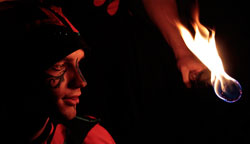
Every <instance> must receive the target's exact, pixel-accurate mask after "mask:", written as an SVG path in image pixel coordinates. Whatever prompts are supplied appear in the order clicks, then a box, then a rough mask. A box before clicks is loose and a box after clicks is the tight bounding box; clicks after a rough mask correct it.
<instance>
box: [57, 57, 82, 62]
mask: <svg viewBox="0 0 250 144" xmlns="http://www.w3.org/2000/svg"><path fill="white" fill-rule="evenodd" d="M84 57H85V56H83V57H76V59H78V61H81V60H82V59H83V58H84ZM62 60H64V61H67V62H70V61H75V57H74V58H71V57H70V58H69V57H65V58H64V59H62Z"/></svg>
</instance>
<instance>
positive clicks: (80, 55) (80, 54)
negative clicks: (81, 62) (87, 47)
mask: <svg viewBox="0 0 250 144" xmlns="http://www.w3.org/2000/svg"><path fill="white" fill-rule="evenodd" d="M84 55H85V53H84V51H83V50H82V49H78V50H76V51H74V52H72V53H71V54H69V55H68V56H66V57H65V58H64V59H65V60H69V61H71V60H75V59H82V58H84Z"/></svg>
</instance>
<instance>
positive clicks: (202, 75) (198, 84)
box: [189, 69, 212, 88]
mask: <svg viewBox="0 0 250 144" xmlns="http://www.w3.org/2000/svg"><path fill="white" fill-rule="evenodd" d="M189 79H190V82H191V85H192V87H193V88H205V87H208V86H211V85H212V84H211V80H210V79H211V72H210V71H209V70H208V69H205V70H203V71H201V72H196V71H191V72H190V73H189Z"/></svg>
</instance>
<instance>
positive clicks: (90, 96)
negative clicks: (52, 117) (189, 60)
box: [63, 0, 250, 144]
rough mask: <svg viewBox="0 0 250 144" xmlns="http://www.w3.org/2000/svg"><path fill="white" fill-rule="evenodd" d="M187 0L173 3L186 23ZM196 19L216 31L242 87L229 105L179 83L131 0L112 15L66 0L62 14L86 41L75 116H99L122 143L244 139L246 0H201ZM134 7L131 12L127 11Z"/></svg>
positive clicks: (169, 56) (167, 53)
mask: <svg viewBox="0 0 250 144" xmlns="http://www.w3.org/2000/svg"><path fill="white" fill-rule="evenodd" d="M192 3H193V1H191V0H186V1H178V7H179V12H180V16H181V18H182V20H183V22H184V23H185V22H186V23H188V20H189V17H190V13H189V12H190V6H191V4H192ZM199 5H200V21H201V23H202V24H204V25H206V26H208V27H210V28H213V29H215V30H216V41H217V46H218V51H219V54H220V56H221V58H222V60H223V63H224V67H225V70H226V72H227V73H228V74H229V75H230V76H232V77H233V78H235V79H237V80H238V81H239V82H240V83H241V85H242V89H243V95H242V98H241V99H240V100H239V101H238V102H236V103H232V104H229V103H226V102H224V101H222V100H220V99H219V98H218V97H216V95H215V94H214V92H213V89H212V88H211V87H206V88H191V89H187V88H185V86H184V84H183V83H182V80H181V74H180V72H179V71H178V69H177V67H176V61H175V58H174V55H173V52H172V50H171V48H170V47H169V46H168V44H167V43H166V42H165V40H164V39H163V37H162V35H161V34H160V32H159V31H158V29H157V28H156V27H155V25H154V24H153V23H152V22H151V21H150V19H149V18H148V17H147V15H146V13H145V11H144V9H143V5H142V4H141V3H140V1H137V0H134V1H133V0H131V1H126V0H124V1H123V0H121V2H120V8H119V10H118V12H117V14H116V15H114V16H109V15H108V14H107V12H106V7H107V3H106V4H104V5H103V6H101V7H94V6H93V1H92V0H88V1H81V2H79V1H76V0H72V1H66V2H65V4H64V6H63V7H64V12H65V14H66V16H68V18H69V19H70V20H71V21H72V23H73V25H75V27H76V28H77V29H78V30H79V31H80V32H81V35H82V36H83V37H85V39H86V41H87V43H88V44H89V46H90V47H91V58H90V59H88V60H87V64H86V67H84V70H82V71H84V73H85V77H86V79H87V81H88V86H87V88H86V90H85V95H84V96H83V97H82V98H81V106H79V107H78V108H79V111H80V114H82V115H83V114H92V115H95V116H97V117H100V118H101V119H102V121H101V123H102V125H103V126H104V127H105V128H107V130H108V131H109V132H110V133H111V135H112V136H113V137H114V139H115V141H116V142H117V143H119V144H121V143H124V144H125V143H126V144H127V143H179V142H185V143H186V142H192V143H219V142H220V143H227V144H230V143H233V144H234V143H237V144H238V143H249V141H250V140H249V137H248V136H249V119H248V115H249V112H248V109H249V98H248V95H249V90H248V87H249V86H248V83H249V80H250V79H249V66H250V64H249V62H250V61H249V56H248V55H249V27H248V25H249V21H248V19H249V17H250V16H249V14H248V7H247V6H248V3H247V1H244V2H243V1H224V0H222V1H221V0H220V1H216V0H202V1H201V0H200V1H199ZM129 11H130V12H132V13H133V16H131V15H130V14H129Z"/></svg>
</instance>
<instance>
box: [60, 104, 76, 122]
mask: <svg viewBox="0 0 250 144" xmlns="http://www.w3.org/2000/svg"><path fill="white" fill-rule="evenodd" d="M62 114H63V117H65V119H66V120H72V119H74V118H75V117H76V108H75V107H73V106H72V107H70V108H67V109H66V110H65V111H64V112H63V113H62Z"/></svg>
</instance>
